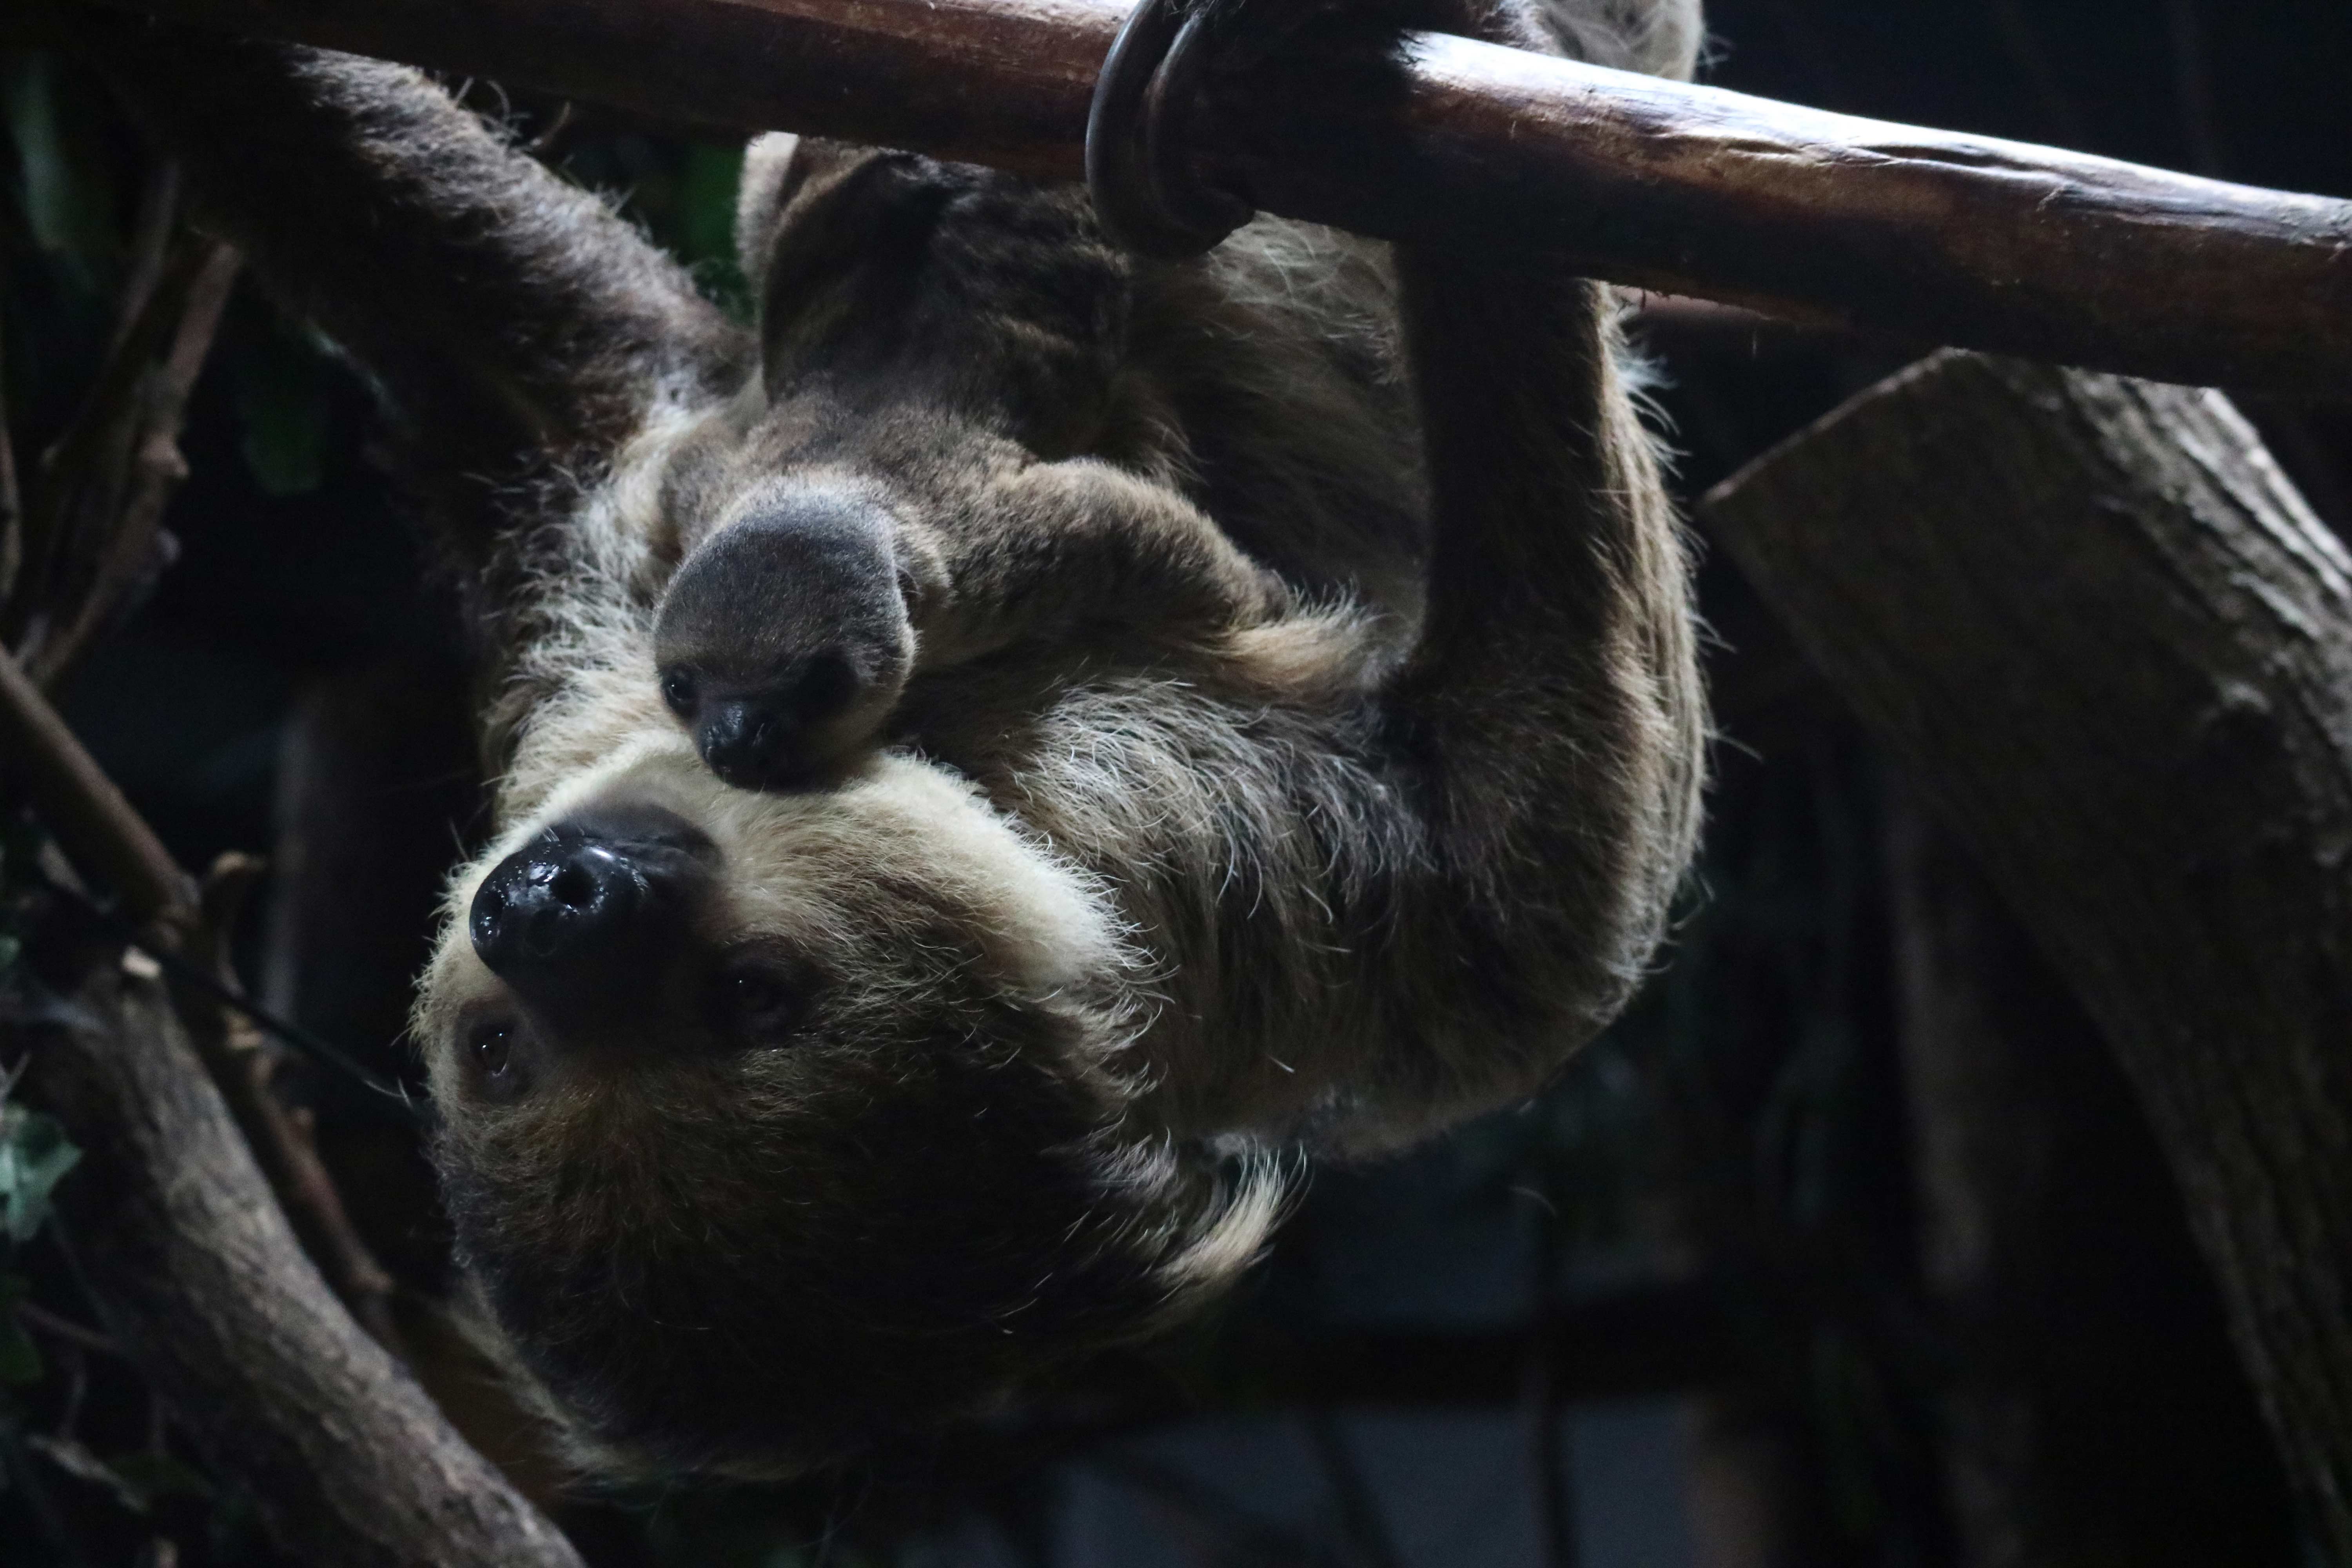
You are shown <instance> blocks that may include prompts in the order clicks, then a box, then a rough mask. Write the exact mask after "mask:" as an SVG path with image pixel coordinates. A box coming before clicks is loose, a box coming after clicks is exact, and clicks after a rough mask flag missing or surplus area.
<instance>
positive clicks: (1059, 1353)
mask: <svg viewBox="0 0 2352 1568" xmlns="http://www.w3.org/2000/svg"><path fill="white" fill-rule="evenodd" d="M451 913H452V919H451V921H450V922H449V929H448V930H447V931H446V934H445V938H444V941H443V942H442V944H441V948H440V951H439V952H438V953H437V954H436V958H435V961H434V963H433V964H432V966H431V968H430V970H429V971H428V973H427V974H426V977H425V990H424V994H423V998H422V1000H421V1002H420V1004H419V1009H418V1019H417V1024H418V1030H419V1034H420V1036H421V1037H422V1039H423V1040H424V1042H425V1049H426V1053H427V1058H428V1063H429V1067H430V1070H431V1074H432V1079H433V1091H434V1097H435V1100H436V1103H437V1105H438V1106H439V1108H440V1110H441V1115H442V1121H443V1131H442V1132H441V1134H440V1137H439V1141H438V1147H437V1157H438V1161H439V1163H440V1166H441V1172H442V1177H443V1183H444V1188H445V1192H446V1199H447V1203H448V1205H449V1209H450V1213H451V1215H452V1217H453V1219H454V1221H455V1223H456V1226H457V1239H458V1245H459V1251H460V1256H461V1258H462V1260H463V1262H464V1265H465V1267H466V1269H467V1274H468V1277H469V1279H470V1282H471V1284H472V1286H473V1289H474V1293H475V1294H476V1296H477V1298H478V1300H479V1302H480V1303H481V1305H482V1307H483V1308H484V1309H485V1310H486V1313H487V1316H488V1320H489V1321H490V1324H491V1326H492V1327H493V1329H494V1331H495V1333H496V1336H497V1338H498V1339H499V1341H501V1342H503V1349H504V1350H505V1351H506V1352H508V1354H509V1358H510V1359H511V1360H512V1361H513V1362H515V1363H518V1364H519V1366H520V1370H521V1371H522V1372H523V1373H525V1374H526V1376H527V1379H528V1381H529V1383H530V1384H532V1385H534V1389H533V1392H534V1393H535V1394H536V1395H537V1396H538V1397H539V1398H540V1399H541V1401H542V1403H544V1404H545V1405H547V1406H548V1407H549V1408H550V1409H551V1412H552V1413H553V1414H554V1415H555V1416H556V1417H557V1418H558V1420H559V1422H560V1424H561V1425H562V1427H563V1428H564V1430H565V1432H566V1434H567V1436H569V1437H570V1438H571V1439H572V1442H571V1447H572V1450H573V1452H574V1453H575V1455H576V1456H578V1457H580V1458H583V1460H585V1461H586V1462H587V1463H589V1464H590V1465H592V1466H593V1467H595V1468H603V1469H607V1470H618V1471H636V1472H650V1471H667V1470H677V1469H692V1468H698V1469H711V1470H721V1471H728V1472H732V1473H736V1474H744V1475H760V1474H775V1473H782V1472H787V1471H790V1470H792V1469H794V1468H800V1467H803V1466H805V1465H808V1464H811V1463H814V1462H820V1461H822V1460H824V1459H825V1458H831V1457H834V1456H835V1455H838V1454H841V1453H843V1452H845V1451H847V1450H850V1449H853V1448H855V1447H858V1446H860V1445H861V1444H863V1443H865V1442H866V1441H869V1440H871V1439H873V1438H876V1437H877V1436H885V1435H888V1434H892V1433H896V1432H902V1431H907V1430H910V1429H917V1428H919V1427H921V1426H925V1425H928V1424H930V1423H933V1422H935V1421H936V1420H938V1419H939V1418H940V1417H942V1416H944V1415H952V1414H955V1413H958V1412H960V1411H963V1410H968V1409H971V1408H973V1407H975V1406H978V1405H982V1404H984V1403H985V1402H986V1401H987V1400H988V1398H989V1397H990V1396H991V1395H992V1394H995V1393H996V1392H998V1391H999V1390H1001V1389H1003V1387H1005V1386H1006V1385H1007V1384H1010V1383H1011V1382H1013V1380H1014V1379H1016V1378H1017V1377H1018V1376H1019V1375H1020V1374H1022V1373H1024V1372H1026V1371H1030V1370H1033V1369H1034V1368H1036V1367H1038V1366H1040V1365H1041V1364H1049V1363H1054V1362H1055V1361H1058V1360H1063V1359H1066V1358H1067V1357H1069V1356H1071V1355H1073V1354H1078V1353H1083V1352H1087V1351H1088V1350H1091V1349H1095V1348H1098V1347H1100V1346H1102V1345H1104V1344H1108V1343H1112V1342H1118V1341H1121V1340H1126V1339H1131V1338H1133V1337H1135V1336H1137V1335H1138V1334H1139V1333H1143V1332H1147V1331H1150V1329H1151V1328H1153V1327H1154V1326H1156V1325H1157V1324H1159V1323H1160V1321H1164V1320H1165V1319H1166V1318H1167V1317H1168V1316H1169V1315H1170V1314H1171V1313H1172V1312H1175V1311H1179V1310H1181V1309H1182V1307H1183V1306H1184V1305H1185V1304H1186V1302H1187V1300H1189V1299H1191V1298H1193V1297H1195V1296H1197V1295H1199V1294H1201V1293H1202V1292H1203V1291H1204V1290H1207V1289H1214V1288H1215V1286H1217V1285H1218V1284H1219V1283H1222V1282H1223V1280H1225V1279H1229V1278H1230V1277H1231V1276H1232V1275H1233V1274H1234V1272H1235V1271H1237V1270H1238V1269H1239V1268H1241V1267H1242V1266H1243V1265H1244V1263H1246V1261H1247V1260H1248V1258H1249V1257H1250V1256H1251V1255H1252V1254H1253V1253H1254V1252H1255V1248H1256V1247H1257V1245H1258V1243H1259V1241H1260V1240H1261V1239H1262V1237H1263V1236H1264V1234H1265V1229H1266V1227H1267V1226H1268V1224H1269V1223H1270V1220H1271V1209H1272V1207H1273V1204H1274V1194H1273V1187H1272V1184H1271V1183H1270V1182H1269V1181H1268V1180H1266V1179H1265V1178H1264V1177H1263V1176H1257V1177H1252V1178H1249V1179H1246V1180H1244V1182H1242V1183H1241V1184H1239V1186H1238V1188H1236V1189H1228V1190H1223V1191H1220V1190H1219V1189H1218V1188H1217V1187H1216V1186H1215V1185H1214V1184H1213V1183H1211V1182H1209V1181H1207V1180H1205V1179H1204V1178H1203V1177H1202V1175H1201V1174H1200V1173H1199V1171H1198V1169H1197V1167H1196V1166H1195V1165H1194V1164H1193V1163H1192V1162H1187V1161H1181V1160H1179V1159H1178V1158H1177V1157H1176V1156H1175V1155H1174V1154H1173V1153H1171V1151H1170V1150H1169V1149H1168V1148H1167V1146H1166V1145H1165V1143H1164V1142H1162V1141H1160V1140H1156V1139H1152V1138H1150V1137H1148V1136H1144V1135H1140V1134H1136V1133H1133V1132H1130V1131H1128V1130H1127V1129H1126V1128H1125V1127H1124V1126H1123V1124H1122V1120H1121V1118H1122V1107H1123V1105H1124V1104H1125V1102H1126V1101H1127V1100H1129V1098H1130V1097H1131V1096H1132V1094H1133V1092H1134V1088H1135V1086H1134V1085H1132V1084H1130V1083H1128V1082H1126V1081H1124V1080H1123V1079H1122V1078H1121V1076H1120V1074H1121V1068H1120V1061H1119V1058H1120V1055H1121V1052H1122V1047H1124V1045H1125V1044H1126V1042H1127V1041H1128V1039H1129V1037H1130V1036H1131V1034H1132V1031H1133V1030H1134V1028H1135V1027H1136V1026H1137V1025H1138V1023H1139V1020H1138V1018H1137V1017H1136V1016H1134V1014H1133V1011H1132V1004H1131V1001H1130V996H1131V980H1130V979H1129V973H1130V960H1129V955H1128V954H1127V953H1126V952H1125V951H1124V949H1123V947H1122V944H1121V942H1120V939H1119V934H1118V927H1117V925H1116V922H1115V921H1114V920H1113V918H1112V917H1111V916H1110V914H1109V913H1108V908H1107V906H1106V905H1105V903H1104V902H1103V900H1102V899H1101V896H1100V893H1099V891H1098V889H1096V888H1094V887H1093V886H1091V885H1090V884H1089V882H1088V880H1087V879H1086V878H1085V877H1084V876H1083V875H1081V874H1080V873H1078V872H1076V870H1075V869H1073V868H1070V867H1068V866H1066V865H1065V864H1063V863H1061V862H1060V861H1058V860H1056V859H1055V858H1054V857H1052V856H1051V855H1049V854H1047V853H1045V851H1043V850H1042V849H1040V848H1039V847H1037V846H1035V845H1034V843H1032V842H1030V841H1028V840H1027V839H1026V838H1024V837H1023V836H1022V835H1021V834H1020V833H1018V832H1017V831H1016V830H1015V829H1014V828H1013V827H1012V826H1010V825H1008V824H1007V823H1006V822H1005V821H1004V820H1003V819H1002V818H1001V817H1000V816H997V815H996V814H995V813H994V812H992V810H990V809H989V808H988V807H987V805H985V804H984V803H982V801H980V800H979V799H978V798H976V797H975V796H974V795H972V794H971V792H970V791H969V790H968V789H967V788H965V787H964V786H963V785H961V784H959V783H958V782H956V781H955V780H954V779H953V778H952V777H950V775H947V774H945V773H941V772H940V771H938V770H935V769H933V768H931V767H929V766H927V765H925V764H923V763H918V762H915V761H911V760H908V759H906V758H901V757H896V756H891V755H887V754H886V755H883V756H879V757H877V758H875V759H873V760H872V761H871V762H870V763H867V764H866V765H864V766H862V767H861V768H860V769H858V770H857V771H856V772H855V773H853V774H852V776H851V777H849V778H848V779H847V780H845V782H843V783H842V784H840V785H839V786H838V787H836V788H834V789H830V790H826V791H824V792H813V793H805V794H800V795H761V794H753V793H750V792H746V791H740V790H732V789H729V788H726V787H725V786H724V785H723V784H719V782H717V781H715V780H714V779H712V778H711V776H710V774H709V772H708V771H707V770H706V769H704V768H703V767H702V766H701V765H700V763H699V762H698V760H697V758H696V757H695V755H694V753H693V752H692V751H691V750H689V749H688V744H687V743H686V742H685V740H684V738H683V737H666V738H661V739H657V740H649V741H647V742H644V743H643V745H642V746H641V747H640V748H639V749H638V750H636V751H635V752H631V753H628V754H625V755H623V756H620V757H618V758H616V759H614V760H613V761H612V762H611V763H608V764H607V765H605V766H604V767H603V768H601V769H599V770H597V771H596V773H593V775H592V776H590V777H588V778H585V779H583V780H581V781H579V782H578V783H577V784H575V785H574V786H573V787H572V788H571V789H569V790H566V791H565V792H563V794H562V795H561V796H559V797H558V798H557V799H556V800H555V801H553V802H552V803H551V805H549V806H548V807H547V808H546V809H544V810H542V811H541V813H539V814H538V816H536V817H535V818H534V819H533V820H532V821H531V822H530V823H529V824H527V825H525V826H523V827H521V828H519V829H518V830H517V831H515V832H514V833H512V834H510V835H509V836H508V837H507V838H506V839H505V840H503V841H502V842H501V843H500V844H499V846H498V847H495V848H494V849H492V850H491V851H490V852H489V853H488V855H486V856H485V857H483V858H482V859H481V860H480V861H479V862H478V863H477V864H476V865H475V866H474V867H473V868H470V869H469V870H467V872H465V873H463V874H461V875H460V877H459V879H457V885H456V887H455V889H454V899H453V904H452V910H451Z"/></svg>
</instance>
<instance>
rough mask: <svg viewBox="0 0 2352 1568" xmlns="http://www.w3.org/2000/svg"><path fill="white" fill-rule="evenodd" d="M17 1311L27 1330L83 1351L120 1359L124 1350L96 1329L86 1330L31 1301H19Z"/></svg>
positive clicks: (17, 1315) (17, 1316) (69, 1319)
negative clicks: (76, 1346)
mask: <svg viewBox="0 0 2352 1568" xmlns="http://www.w3.org/2000/svg"><path fill="white" fill-rule="evenodd" d="M16 1320H17V1321H19V1322H21V1323H23V1324H24V1325H25V1326H26V1328H29V1329H37V1330H38V1331H40V1332H42V1333H45V1334H47V1335H48V1336H49V1337H50V1338H52V1339H58V1340H63V1341H65V1342H67V1343H68V1344H75V1345H79V1346H80V1347H81V1348H82V1349H84V1350H86V1351H92V1352H96V1353H98V1354H100V1355H106V1356H116V1357H120V1356H121V1354H122V1348H121V1346H120V1345H117V1344H116V1343H115V1342H113V1341H112V1340H110V1339H109V1338H107V1337H106V1336H105V1335H104V1334H101V1333H100V1332H99V1331H97V1330H96V1329H86V1328H84V1327H82V1325H81V1324H79V1323H77V1322H75V1321H73V1320H72V1319H71V1318H60V1317H59V1316H58V1315H57V1314H56V1313H55V1312H52V1311H50V1310H48V1309H47V1308H46V1307H37V1306H35V1305H34V1304H33V1303H32V1302H30V1301H19V1302H17V1303H16Z"/></svg>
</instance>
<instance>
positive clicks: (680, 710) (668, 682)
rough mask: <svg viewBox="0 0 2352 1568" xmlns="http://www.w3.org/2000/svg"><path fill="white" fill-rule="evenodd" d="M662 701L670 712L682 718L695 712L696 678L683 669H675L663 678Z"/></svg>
mask: <svg viewBox="0 0 2352 1568" xmlns="http://www.w3.org/2000/svg"><path fill="white" fill-rule="evenodd" d="M661 693H662V700H663V701H665V702H667V703H668V704H669V708H670V711H671V712H673V713H676V714H677V715H679V716H680V717H681V718H682V717H684V716H686V715H687V714H688V713H691V712H692V711H693V710H694V677H693V676H691V675H689V674H688V673H687V672H686V671H685V670H683V669H673V670H671V671H670V672H669V673H668V674H667V675H665V676H663V677H662V683H661Z"/></svg>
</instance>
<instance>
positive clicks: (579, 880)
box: [467, 811, 709, 1008]
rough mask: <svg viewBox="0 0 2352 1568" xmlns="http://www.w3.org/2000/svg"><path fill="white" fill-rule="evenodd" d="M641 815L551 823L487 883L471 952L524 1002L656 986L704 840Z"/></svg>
mask: <svg viewBox="0 0 2352 1568" xmlns="http://www.w3.org/2000/svg"><path fill="white" fill-rule="evenodd" d="M646 815H647V814H646V813H644V812H643V811H640V812H637V813H635V814H632V816H631V818H630V819H629V820H628V821H625V822H620V823H608V822H602V821H598V820H594V819H590V818H583V819H575V820H573V821H571V822H566V823H561V824H558V825H557V826H554V827H551V828H550V829H549V830H548V831H546V832H545V833H542V834H541V835H540V837H537V838H535V839H533V840H532V841H531V842H530V843H529V844H527V845H525V846H524V847H522V848H520V849H518V850H516V851H515V852H514V853H513V854H511V855H509V856H508V857H507V858H505V859H504V860H501V861H499V864H498V867H497V868H496V869H495V870H493V871H491V873H490V874H489V876H488V877H487V878H486V879H483V882H482V885H481V888H480V889H478V891H477V892H476V893H475V894H474V903H473V908H472V909H471V910H469V911H468V913H467V931H468V934H469V935H471V936H472V938H473V942H474V952H476V953H477V954H478V955H479V956H480V958H481V960H482V962H483V963H486V964H488V965H489V967H490V971H491V973H495V974H496V975H498V976H499V978H500V979H501V980H504V981H505V982H507V984H509V985H512V986H513V987H514V988H515V989H516V990H517V991H518V992H520V994H522V996H523V998H524V999H525V1000H526V1001H527V1002H530V1003H532V1004H534V1005H542V1006H549V1007H556V1008H562V1007H564V1006H567V1005H573V1004H578V1003H583V1002H589V1001H597V1002H609V1001H612V1000H614V999H616V998H617V997H618V996H619V995H621V994H624V993H625V992H628V991H632V990H642V989H648V988H650V987H651V986H652V985H653V984H654V983H655V982H656V979H657V977H658V974H659V971H660V968H661V964H662V960H663V958H664V957H665V950H666V949H667V946H668V944H669V943H670V942H671V941H672V940H673V939H674V938H675V937H676V936H677V934H679V932H680V931H682V929H683V926H684V918H683V917H684V915H685V913H686V906H687V905H688V901H689V899H690V896H691V894H692V892H693V890H694V889H695V887H696V886H697V885H698V883H699V881H700V880H701V879H702V876H703V874H704V870H705V868H704V867H703V865H702V861H703V859H704V858H705V856H706V854H707V853H708V848H709V841H708V840H707V839H704V838H703V837H702V836H701V835H700V834H698V833H697V832H695V831H694V829H693V828H692V827H691V826H688V824H687V823H686V822H685V821H684V820H683V819H681V818H677V817H673V816H670V814H668V813H667V812H664V813H659V814H656V815H657V816H658V817H659V818H661V819H665V820H661V821H658V822H651V823H646V822H639V821H637V820H636V818H637V817H640V816H646ZM672 824H674V825H675V826H674V827H673V826H671V825H672Z"/></svg>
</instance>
